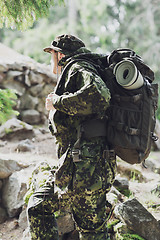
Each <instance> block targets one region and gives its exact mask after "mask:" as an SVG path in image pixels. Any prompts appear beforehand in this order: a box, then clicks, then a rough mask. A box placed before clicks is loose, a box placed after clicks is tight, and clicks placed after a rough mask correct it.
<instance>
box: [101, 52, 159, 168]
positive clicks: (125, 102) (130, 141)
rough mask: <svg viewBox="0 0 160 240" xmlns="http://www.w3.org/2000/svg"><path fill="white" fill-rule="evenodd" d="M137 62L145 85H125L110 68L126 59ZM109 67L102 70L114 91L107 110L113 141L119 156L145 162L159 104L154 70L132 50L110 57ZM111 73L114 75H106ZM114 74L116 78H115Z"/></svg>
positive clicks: (153, 137)
mask: <svg viewBox="0 0 160 240" xmlns="http://www.w3.org/2000/svg"><path fill="white" fill-rule="evenodd" d="M125 58H127V59H129V60H131V61H133V62H134V64H135V65H136V67H137V68H138V70H139V71H140V73H141V74H142V76H143V79H144V85H143V86H142V87H141V88H139V89H134V90H127V89H125V88H123V87H121V86H120V85H119V84H118V83H117V81H116V79H115V76H112V75H113V74H112V73H111V74H109V72H110V71H111V70H110V69H109V68H110V67H111V66H112V65H114V64H115V63H117V62H119V61H120V60H122V59H125ZM108 62H109V68H108V69H106V73H105V71H104V72H103V73H102V78H103V80H104V81H105V82H106V85H107V87H108V88H109V89H110V92H111V102H110V107H109V108H108V109H107V113H106V114H107V117H108V121H107V124H108V127H107V136H108V142H109V144H110V145H111V146H112V147H113V148H114V150H115V152H116V155H118V156H119V157H120V158H121V159H122V160H124V161H126V162H129V163H131V164H134V163H140V162H142V161H144V160H145V159H146V158H147V157H148V155H149V153H150V150H151V146H152V141H156V140H157V137H156V136H155V135H154V129H155V123H156V117H155V112H156V109H157V104H158V84H153V83H152V81H153V80H154V73H153V72H152V70H151V69H150V68H149V67H148V66H147V65H146V64H144V62H143V61H142V59H141V58H140V57H139V56H138V55H136V54H135V52H133V51H132V50H130V49H118V50H115V51H114V52H112V53H111V55H110V56H108ZM107 74H108V76H109V75H110V77H106V76H107ZM111 76H112V77H111Z"/></svg>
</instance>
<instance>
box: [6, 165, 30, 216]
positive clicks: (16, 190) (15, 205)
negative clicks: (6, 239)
mask: <svg viewBox="0 0 160 240" xmlns="http://www.w3.org/2000/svg"><path fill="white" fill-rule="evenodd" d="M30 175H31V169H30V168H26V169H22V170H21V171H17V172H14V173H13V174H12V175H11V176H10V177H9V178H8V179H7V181H6V183H5V186H4V188H3V191H2V203H3V205H4V207H5V208H6V210H7V213H8V216H9V217H16V216H18V215H19V214H20V212H21V211H22V207H23V205H24V199H23V198H24V195H25V194H26V192H27V183H28V179H29V177H30Z"/></svg>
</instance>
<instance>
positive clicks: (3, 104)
mask: <svg viewBox="0 0 160 240" xmlns="http://www.w3.org/2000/svg"><path fill="white" fill-rule="evenodd" d="M16 98H17V97H16V94H15V93H14V92H13V91H12V90H10V89H5V90H2V89H0V124H2V123H4V122H5V121H6V120H8V119H9V118H10V117H11V116H12V115H18V114H19V113H18V112H17V111H15V110H14V109H13V107H14V106H15V104H16V101H15V100H16Z"/></svg>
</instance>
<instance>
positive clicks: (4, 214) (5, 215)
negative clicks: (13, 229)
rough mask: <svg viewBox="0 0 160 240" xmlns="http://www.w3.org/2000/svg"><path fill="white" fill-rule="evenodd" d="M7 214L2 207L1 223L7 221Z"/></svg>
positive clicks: (0, 211)
mask: <svg viewBox="0 0 160 240" xmlns="http://www.w3.org/2000/svg"><path fill="white" fill-rule="evenodd" d="M7 217H8V216H7V213H6V210H5V209H4V208H2V207H0V223H3V222H5V221H6V219H7Z"/></svg>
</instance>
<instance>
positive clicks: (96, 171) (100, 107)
mask: <svg viewBox="0 0 160 240" xmlns="http://www.w3.org/2000/svg"><path fill="white" fill-rule="evenodd" d="M83 51H84V49H83ZM63 60H64V59H63ZM68 61H69V60H68V59H67V60H66V62H65V64H66V63H67V62H68ZM63 78H65V82H64V84H63V85H62V86H61V88H60V89H59V90H58V91H59V93H58V94H59V95H58V94H57V98H56V99H55V100H54V102H53V105H54V107H55V108H56V110H57V111H56V113H55V115H54V124H55V126H54V127H53V128H50V129H51V131H52V134H53V135H54V136H55V137H56V140H57V144H58V145H59V149H58V156H59V166H58V169H57V171H56V173H55V174H54V175H53V178H52V177H51V176H50V178H49V179H52V180H51V181H50V180H46V181H45V183H44V185H43V186H39V187H38V188H36V191H35V192H34V193H33V194H32V195H31V197H30V199H29V203H28V218H29V222H30V230H31V235H32V240H37V239H38V240H42V239H44V240H50V239H52V240H58V239H59V238H58V229H57V226H56V220H55V217H54V213H55V212H56V211H58V210H59V211H60V212H63V211H64V209H65V210H66V208H67V209H68V211H71V212H72V214H73V217H74V220H75V223H76V228H77V230H78V231H79V237H80V239H81V240H102V239H103V240H106V239H107V227H106V225H107V224H106V220H107V216H106V210H105V209H106V193H107V192H108V191H109V190H110V188H111V186H112V184H113V181H114V178H115V172H116V160H115V159H114V160H106V159H103V157H102V155H103V150H105V149H107V146H106V139H105V137H95V138H90V139H87V138H85V137H84V136H83V135H82V137H81V140H80V150H81V159H80V161H79V162H73V159H72V156H71V149H72V148H73V145H74V143H75V141H76V140H77V130H76V129H77V127H78V126H79V125H80V124H81V123H82V122H83V121H85V120H89V119H93V118H99V119H103V117H104V116H105V110H106V108H107V107H108V106H109V100H110V93H109V90H108V89H107V88H106V86H105V84H104V83H103V81H102V79H101V78H100V77H99V76H98V75H97V74H96V71H95V69H94V68H93V66H91V65H89V63H86V62H83V61H82V62H78V63H74V64H73V65H72V66H71V67H70V69H69V71H68V72H67V73H65V74H64V75H63ZM53 129H54V131H53ZM30 186H32V184H31V185H30Z"/></svg>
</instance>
